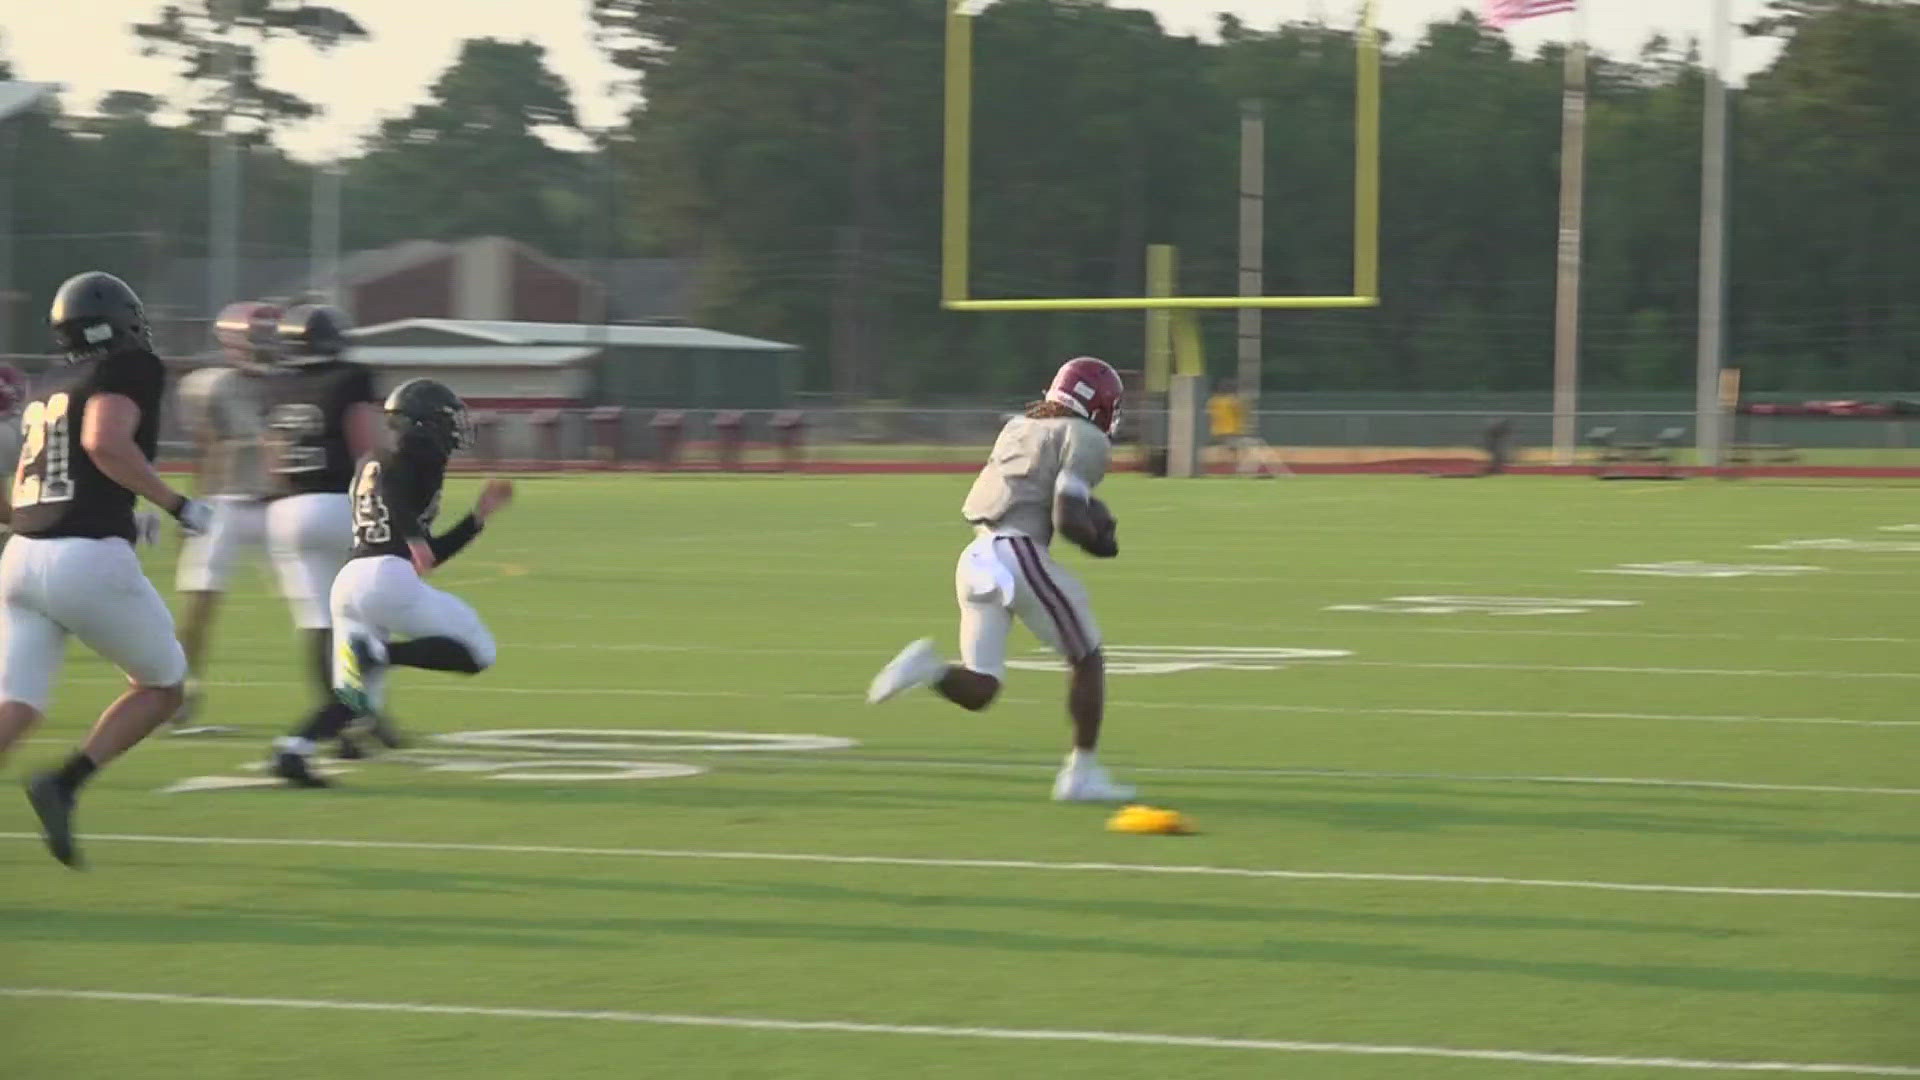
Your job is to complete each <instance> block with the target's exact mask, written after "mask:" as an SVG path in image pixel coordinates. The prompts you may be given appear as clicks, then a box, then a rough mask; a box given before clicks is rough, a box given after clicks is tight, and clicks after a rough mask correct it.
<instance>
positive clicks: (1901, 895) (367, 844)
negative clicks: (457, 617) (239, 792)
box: [0, 833, 1920, 900]
mask: <svg viewBox="0 0 1920 1080" xmlns="http://www.w3.org/2000/svg"><path fill="white" fill-rule="evenodd" d="M39 839H40V836H39V834H38V833H0V840H32V841H38V840H39ZM85 840H86V842H88V843H130V844H174V845H186V846H192V847H284V848H324V849H340V850H350V851H445V852H467V853H473V854H489V855H564V856H581V857H615V858H632V859H696V860H708V861H722V862H775V863H815V864H824V865H831V866H912V867H920V868H925V869H952V870H1022V871H1048V872H1054V873H1102V874H1164V875H1180V876H1190V877H1227V878H1256V879H1280V880H1286V881H1373V882H1386V883H1394V884H1406V885H1486V886H1503V887H1508V888H1534V889H1588V890H1595V891H1600V892H1628V893H1669V894H1672V893H1679V894H1687V895H1700V896H1771V897H1817V898H1830V899H1839V900H1920V892H1913V891H1901V890H1888V889H1828V888H1800V887H1785V886H1747V885H1674V884H1660V883H1653V882H1626V881H1588V880H1583V879H1577V878H1574V879H1565V878H1515V877H1499V876H1493V875H1484V874H1388V873H1360V872H1349V871H1337V870H1269V869H1260V868H1255V867H1240V866H1181V865H1167V864H1159V863H1109V862H1048V861H1044V860H1037V859H940V858H926V857H915V856H905V855H834V854H822V853H818V852H799V851H701V850H690V849H684V848H634V847H572V846H565V845H549V844H474V843H457V842H442V841H433V840H326V839H310V838H291V837H266V836H163V835H155V834H141V833H101V834H98V835H92V836H87V837H85Z"/></svg>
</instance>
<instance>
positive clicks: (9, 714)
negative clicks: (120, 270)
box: [0, 271, 212, 866]
mask: <svg viewBox="0 0 1920 1080" xmlns="http://www.w3.org/2000/svg"><path fill="white" fill-rule="evenodd" d="M48 318H49V321H50V322H51V323H52V326H53V334H54V338H55V339H56V341H57V342H58V343H59V347H60V350H61V351H62V352H63V353H65V354H66V356H67V359H68V363H67V364H65V365H64V366H62V367H59V368H56V369H54V370H52V371H50V372H48V373H46V374H45V375H44V376H42V378H41V379H40V380H39V382H38V383H37V384H36V385H35V387H34V391H33V395H32V398H31V400H30V401H29V403H28V405H27V409H26V412H25V414H23V416H22V418H21V429H22V431H23V432H24V433H25V445H24V446H23V447H22V449H21V452H20V464H19V466H18V467H17V468H16V469H15V470H14V478H13V494H12V498H11V499H10V500H9V503H10V506H11V517H12V525H13V532H14V536H13V539H12V540H11V541H9V542H8V544H7V547H6V551H5V553H4V554H0V642H4V646H0V754H3V753H5V752H6V750H7V749H8V748H10V747H11V746H12V745H13V744H14V743H16V742H18V741H19V740H20V738H21V736H23V735H25V734H26V733H27V732H28V731H30V730H31V729H32V728H33V727H34V726H35V725H36V724H38V723H39V722H40V719H41V717H42V716H43V715H44V714H45V712H46V708H47V703H48V700H49V698H50V696H51V691H52V688H53V681H54V678H55V676H56V674H57V673H58V672H59V669H60V660H61V656H62V654H63V653H64V652H65V649H66V641H67V637H68V635H73V636H75V637H78V638H79V639H80V640H81V641H83V642H85V643H86V644H87V646H88V647H89V648H91V649H93V651H94V652H96V653H99V654H100V655H101V656H102V657H103V658H105V659H106V660H107V661H109V662H110V663H112V664H113V665H114V666H116V667H118V668H119V669H120V670H121V671H122V672H124V673H125V674H126V676H127V682H128V684H129V685H128V688H127V691H126V692H125V693H124V694H122V695H120V698H119V699H118V700H117V701H115V702H114V703H113V704H112V705H109V706H108V707H107V711H106V712H104V713H102V714H101V715H100V720H99V722H98V723H97V724H95V725H94V728H93V731H92V732H91V733H90V734H89V735H88V736H87V737H86V739H85V740H84V741H83V742H82V743H81V744H80V747H79V749H78V750H76V751H74V753H73V754H72V756H70V757H69V758H67V760H66V763H65V764H63V765H61V766H60V767H59V768H58V769H55V770H53V771H51V772H45V773H41V774H40V775H38V776H36V777H34V778H33V779H32V780H31V781H29V782H28V784H27V799H28V801H29V802H30V803H31V804H32V805H33V810H34V813H35V814H37V815H38V816H39V818H40V825H41V830H42V832H43V833H44V835H45V837H46V841H47V848H48V850H50V851H51V852H52V853H53V856H54V858H56V859H59V860H60V861H61V862H63V863H65V864H67V865H68V866H78V865H79V863H80V856H79V852H78V851H77V850H76V848H75V845H74V839H73V810H74V804H75V801H76V800H77V798H78V796H79V791H80V787H81V785H83V784H85V783H86V781H87V779H88V778H89V777H91V776H92V775H93V774H94V773H95V772H96V771H98V770H99V769H100V768H101V767H103V766H105V765H106V764H107V763H108V762H110V761H112V760H113V759H114V758H116V757H118V756H119V755H120V754H122V753H124V752H126V751H127V750H128V749H129V748H131V747H132V746H134V745H135V744H136V743H138V742H140V740H142V739H144V738H146V737H147V736H148V735H149V734H151V733H152V732H153V731H154V729H155V728H158V727H159V726H160V725H162V724H164V723H165V722H166V720H167V718H168V717H170V716H172V715H173V714H174V712H175V710H177V709H179V707H180V701H181V684H182V683H184V682H185V681H186V677H187V658H186V655H185V653H183V652H182V651H181V649H180V643H179V642H178V641H177V640H175V639H174V636H173V615H172V613H171V612H169V611H168V610H167V605H166V602H165V601H164V600H162V599H161V598H160V593H159V592H158V591H157V590H156V589H154V587H153V583H152V582H151V581H148V580H147V576H146V574H145V573H144V572H143V571H142V570H141V568H140V560H139V559H138V558H137V557H136V556H135V555H134V550H133V545H134V541H135V538H136V536H137V530H136V526H135V524H134V513H133V506H134V500H135V499H136V498H144V499H146V500H147V501H148V502H151V503H153V504H154V505H155V506H158V507H160V508H162V509H164V510H166V511H167V512H168V513H170V514H172V515H173V516H174V517H175V518H176V519H177V520H178V521H179V522H180V524H181V525H182V526H183V527H184V528H185V529H186V530H187V531H188V532H190V533H196V532H204V531H206V528H207V526H208V524H209V522H210V520H211V517H212V514H211V511H209V509H208V508H207V506H206V504H204V503H201V502H197V501H195V500H193V499H189V498H187V497H186V496H185V495H182V494H181V493H179V492H177V491H175V490H174V489H173V488H172V487H171V486H170V485H168V483H167V482H166V480H164V479H162V478H161V476H160V474H159V473H157V472H155V471H154V468H153V458H154V452H155V451H156V450H157V449H158V447H159V440H160V400H161V394H162V391H163V390H164V388H165V385H166V369H165V368H164V367H163V366H162V365H161V363H160V358H159V357H158V356H155V355H154V353H153V343H152V339H151V337H150V336H149V333H148V328H147V320H146V314H145V312H144V311H143V310H142V308H141V305H140V298H139V297H138V296H136V295H134V292H133V290H132V289H130V288H128V287H127V284H126V282H124V281H121V280H120V279H119V278H117V277H114V276H113V275H112V274H105V273H101V272H99V271H93V272H90V273H85V274H80V275H78V276H75V277H72V278H68V279H67V281H66V282H65V283H64V284H62V285H61V286H60V289H59V291H58V292H56V293H55V294H54V297H53V308H52V311H51V313H50V314H49V317H48Z"/></svg>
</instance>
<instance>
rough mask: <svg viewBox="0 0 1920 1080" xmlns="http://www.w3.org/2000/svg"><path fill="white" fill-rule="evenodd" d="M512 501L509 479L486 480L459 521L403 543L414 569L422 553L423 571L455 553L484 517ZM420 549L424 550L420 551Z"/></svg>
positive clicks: (482, 524)
mask: <svg viewBox="0 0 1920 1080" xmlns="http://www.w3.org/2000/svg"><path fill="white" fill-rule="evenodd" d="M512 501H513V483H512V482H511V481H508V480H501V479H499V478H497V477H496V478H494V479H492V480H488V481H487V482H486V484H485V485H484V486H482V487H481V489H480V498H479V499H477V500H475V501H474V504H473V509H472V510H470V511H468V512H467V516H466V517H463V518H461V519H460V523H459V524H457V525H455V526H454V527H453V528H451V529H448V530H447V531H446V532H443V533H441V534H440V535H439V536H428V537H424V538H423V539H421V540H419V541H413V540H409V541H408V542H407V548H408V550H410V551H412V552H413V565H414V568H415V569H419V568H420V564H421V560H422V557H423V556H424V558H425V559H426V560H427V564H426V566H427V570H431V569H433V568H434V567H436V566H439V565H440V564H441V563H443V562H446V561H447V560H448V559H451V558H453V557H454V556H455V555H457V554H459V553H460V549H461V548H464V547H466V546H467V545H468V544H471V543H473V538H474V537H476V536H479V535H480V530H481V529H482V528H484V527H485V526H486V524H487V519H488V518H490V517H492V516H493V515H494V512H495V511H497V510H499V509H500V508H501V507H503V506H505V505H507V504H508V503H509V502H512ZM422 548H424V549H425V550H424V551H422ZM420 572H421V573H426V572H427V571H426V570H421V571H420Z"/></svg>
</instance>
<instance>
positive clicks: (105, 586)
mask: <svg viewBox="0 0 1920 1080" xmlns="http://www.w3.org/2000/svg"><path fill="white" fill-rule="evenodd" d="M45 569H46V584H45V586H44V590H45V601H46V609H47V614H48V615H49V616H50V617H51V618H52V619H53V620H54V621H55V622H57V623H59V624H60V625H61V626H64V627H66V628H67V629H68V630H69V631H71V632H72V633H73V635H74V636H75V637H77V638H79V639H80V641H81V642H82V643H84V644H85V645H86V646H87V647H88V648H90V649H92V650H93V651H94V652H96V653H98V654H99V655H100V656H101V658H102V659H105V660H106V661H108V662H109V663H111V664H113V665H114V666H115V667H117V668H119V669H120V670H121V671H122V672H123V673H125V675H126V677H127V682H128V684H129V688H128V690H127V691H126V692H125V693H123V694H121V695H120V697H119V698H118V699H117V700H116V701H114V703H113V704H112V705H109V706H108V707H107V710H106V711H105V712H103V713H101V714H100V719H99V721H98V722H96V723H95V724H94V726H93V730H92V731H91V732H89V733H88V734H87V737H86V739H85V740H83V741H82V742H81V744H80V747H79V749H78V750H76V751H74V753H73V754H72V755H71V756H69V757H68V758H67V760H66V762H65V763H64V764H63V765H61V766H60V768H58V769H55V770H53V771H51V772H46V773H42V774H40V775H39V776H38V777H36V778H35V779H34V780H33V781H32V782H31V783H30V784H29V785H28V797H29V798H30V799H31V801H32V802H33V806H34V810H35V811H36V812H37V813H39V815H40V822H41V825H42V827H43V828H44V829H45V831H46V834H47V847H48V849H49V850H51V851H52V852H53V854H54V857H55V858H57V859H59V860H60V861H61V862H63V863H66V864H67V865H69V866H77V865H79V853H78V851H76V850H75V849H74V845H73V833H72V816H73V807H74V803H75V801H76V800H77V799H78V798H79V794H80V789H81V786H82V785H84V784H85V783H86V782H87V781H88V780H89V779H91V778H92V776H93V774H94V773H95V772H97V771H99V770H100V769H102V768H104V767H106V766H107V765H108V764H109V763H111V762H112V761H113V760H114V759H115V758H118V757H119V756H120V755H121V754H124V753H126V752H127V751H128V750H130V749H132V748H133V747H134V746H136V745H138V744H139V743H140V741H141V740H142V739H145V738H146V737H147V736H148V735H151V734H153V732H154V731H155V730H156V729H157V728H159V727H160V726H161V725H162V724H165V723H166V722H167V719H168V717H171V716H172V715H173V714H174V713H175V712H176V711H177V710H178V709H179V708H180V701H181V697H182V684H183V683H184V682H185V681H186V677H187V657H186V653H185V652H184V651H182V649H181V648H180V642H179V641H178V640H177V639H175V637H174V630H173V613H172V612H170V611H168V610H167V604H166V601H165V600H162V599H161V598H160V593H159V591H158V590H156V589H155V588H154V587H153V583H152V582H151V581H148V580H147V576H146V574H145V573H143V572H142V571H141V569H140V561H139V559H138V558H137V557H136V556H135V555H134V553H133V548H132V547H131V546H129V545H128V544H126V543H125V542H124V541H121V540H67V541H64V542H63V543H62V546H61V547H60V549H58V551H57V553H56V556H55V558H54V560H53V561H52V563H51V565H49V566H48V567H46V568H45Z"/></svg>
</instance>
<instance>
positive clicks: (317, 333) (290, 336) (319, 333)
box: [280, 304, 353, 360]
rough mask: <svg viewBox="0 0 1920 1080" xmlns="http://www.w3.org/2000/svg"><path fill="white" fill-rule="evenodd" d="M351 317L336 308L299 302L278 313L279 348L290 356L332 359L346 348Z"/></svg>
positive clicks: (351, 321) (350, 327) (351, 322)
mask: <svg viewBox="0 0 1920 1080" xmlns="http://www.w3.org/2000/svg"><path fill="white" fill-rule="evenodd" d="M351 329H353V320H351V319H349V318H347V313H346V312H344V311H341V310H340V309H339V308H337V307H330V306H328V305H326V304H301V305H299V306H297V307H290V308H288V309H287V311H286V313H285V314H284V315H281V316H280V348H281V350H282V351H283V352H284V353H285V354H286V355H287V356H288V357H291V358H296V359H329V360H330V359H332V358H334V357H336V356H339V355H340V354H341V353H343V352H346V351H347V331H349V330H351Z"/></svg>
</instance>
